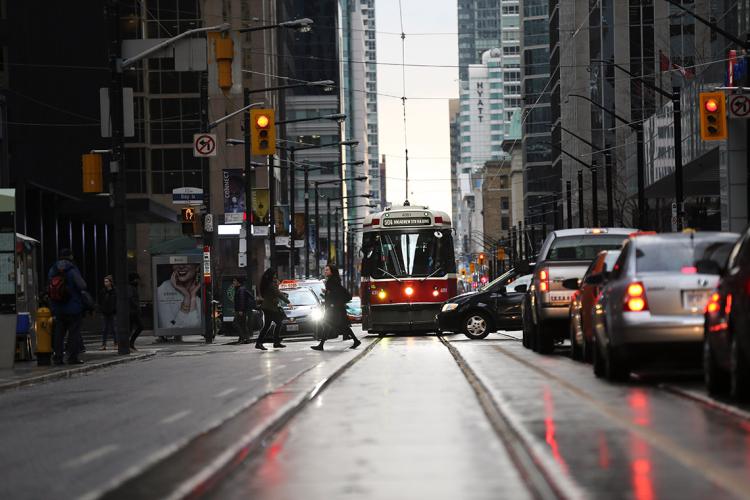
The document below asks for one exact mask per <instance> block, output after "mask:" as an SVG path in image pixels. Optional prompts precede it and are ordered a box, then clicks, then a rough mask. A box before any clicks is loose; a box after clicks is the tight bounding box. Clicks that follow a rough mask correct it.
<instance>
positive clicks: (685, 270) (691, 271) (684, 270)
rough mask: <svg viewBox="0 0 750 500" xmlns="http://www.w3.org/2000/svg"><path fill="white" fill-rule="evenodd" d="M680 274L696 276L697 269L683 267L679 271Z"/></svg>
mask: <svg viewBox="0 0 750 500" xmlns="http://www.w3.org/2000/svg"><path fill="white" fill-rule="evenodd" d="M680 272H682V274H696V273H697V272H698V268H697V267H695V266H683V267H682V269H680Z"/></svg>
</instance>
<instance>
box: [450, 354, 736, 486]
mask: <svg viewBox="0 0 750 500" xmlns="http://www.w3.org/2000/svg"><path fill="white" fill-rule="evenodd" d="M443 342H444V343H446V341H443ZM450 348H452V349H455V350H457V349H456V348H455V347H454V346H450V347H449V349H450ZM492 348H493V349H494V350H495V351H497V352H498V353H499V354H502V355H503V356H505V357H506V358H508V359H511V360H513V361H514V362H516V363H519V364H520V365H522V366H523V367H524V368H526V369H528V370H530V371H532V372H535V373H536V374H537V375H540V376H542V377H543V378H544V379H545V380H548V381H550V382H553V383H555V384H557V385H559V386H560V387H562V388H563V389H565V391H566V392H568V393H569V394H572V395H573V396H574V397H576V398H577V399H578V400H579V401H581V402H582V403H585V404H586V405H587V406H588V407H589V408H591V409H592V410H594V411H595V412H596V413H598V414H600V415H602V416H603V417H605V418H606V419H607V420H609V421H610V422H612V423H613V424H615V425H616V426H617V427H620V428H622V429H624V430H626V431H628V432H630V433H632V434H633V435H635V436H637V437H639V438H640V439H642V440H644V441H645V442H647V443H648V444H649V445H650V446H651V447H652V448H654V449H656V450H658V451H660V452H662V453H663V454H665V455H666V456H667V457H669V458H670V459H671V460H673V461H675V462H676V463H679V464H680V465H682V466H684V467H685V468H686V469H688V470H690V471H692V472H693V473H695V474H696V475H697V476H698V477H703V478H705V479H706V480H708V481H710V482H711V483H713V484H714V485H715V486H717V487H719V488H721V489H723V490H725V491H727V492H729V493H731V494H732V495H734V496H736V497H737V498H750V479H748V478H747V477H746V476H745V475H742V474H735V473H732V472H731V471H729V470H727V469H726V468H723V467H722V466H721V465H719V464H717V463H715V462H714V461H713V460H711V459H710V458H708V457H707V456H705V455H702V454H700V453H696V452H694V451H692V450H690V449H688V448H686V447H685V446H682V445H681V444H680V443H679V442H677V441H676V440H674V439H672V438H671V437H669V436H668V435H667V434H666V433H663V432H660V431H658V430H655V429H654V428H650V427H645V426H642V425H638V424H637V423H635V422H633V420H632V418H631V417H629V416H626V415H625V414H623V413H622V412H621V409H620V408H619V407H615V406H613V405H611V404H607V403H606V402H604V401H602V400H600V399H599V398H597V397H596V395H594V394H591V393H590V392H589V391H587V390H585V389H583V388H581V387H579V386H577V385H575V384H573V383H571V382H570V381H569V380H567V379H565V378H562V377H560V376H559V375H557V374H555V373H554V372H553V371H551V370H549V369H546V368H544V367H542V366H540V365H538V364H534V363H532V362H531V361H530V360H527V359H524V358H523V357H522V356H519V355H518V354H516V353H513V352H511V351H510V350H509V349H507V348H505V347H502V346H498V345H496V346H492ZM475 376H476V375H475ZM478 383H479V384H481V385H483V384H482V382H481V380H479V381H478ZM652 387H653V389H656V390H657V391H658V392H661V393H664V394H668V395H670V396H671V397H676V398H678V399H680V400H684V401H690V402H691V403H693V404H696V405H700V406H703V407H707V408H710V409H711V410H713V411H716V412H718V413H721V414H722V415H723V416H725V417H726V416H727V415H729V416H731V417H734V418H736V419H741V420H743V423H744V420H745V416H744V415H742V416H740V415H739V414H738V413H737V412H727V411H726V409H720V408H718V407H716V406H715V405H711V404H707V402H706V401H703V400H702V399H700V398H695V397H687V396H686V395H685V394H683V393H681V392H680V391H674V390H668V388H666V387H664V386H657V385H654V386H652ZM484 391H487V389H486V388H485V389H484ZM531 447H532V445H531V444H527V445H526V448H527V449H529V448H531Z"/></svg>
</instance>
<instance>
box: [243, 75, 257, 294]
mask: <svg viewBox="0 0 750 500" xmlns="http://www.w3.org/2000/svg"><path fill="white" fill-rule="evenodd" d="M244 94H245V96H244V105H245V106H250V91H249V89H245V92H244ZM244 117H245V118H244V123H243V125H244V127H245V131H244V135H245V145H244V146H245V214H246V215H245V287H246V288H247V289H248V290H252V289H253V265H252V263H253V222H254V221H253V220H252V217H253V181H254V180H255V179H254V177H255V169H254V168H253V164H252V144H251V142H250V140H251V139H250V113H247V112H246V113H245V114H244Z"/></svg>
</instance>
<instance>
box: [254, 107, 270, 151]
mask: <svg viewBox="0 0 750 500" xmlns="http://www.w3.org/2000/svg"><path fill="white" fill-rule="evenodd" d="M250 144H251V147H250V149H251V152H252V154H254V155H266V156H267V155H272V154H275V153H276V123H275V117H274V110H272V109H251V110H250Z"/></svg>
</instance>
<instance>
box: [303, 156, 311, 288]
mask: <svg viewBox="0 0 750 500" xmlns="http://www.w3.org/2000/svg"><path fill="white" fill-rule="evenodd" d="M304 168H305V278H308V279H309V278H310V187H309V184H310V179H309V174H310V168H309V166H308V164H307V162H305V164H304Z"/></svg>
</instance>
